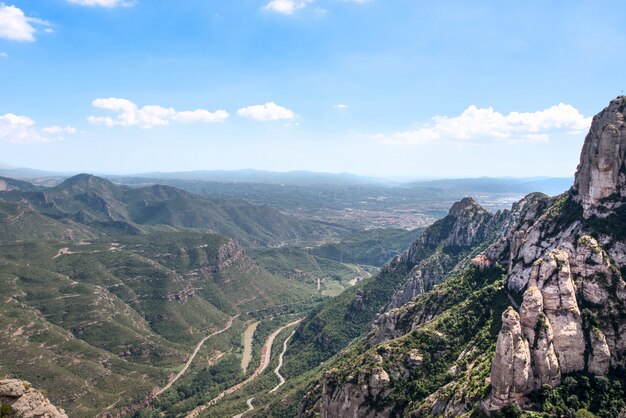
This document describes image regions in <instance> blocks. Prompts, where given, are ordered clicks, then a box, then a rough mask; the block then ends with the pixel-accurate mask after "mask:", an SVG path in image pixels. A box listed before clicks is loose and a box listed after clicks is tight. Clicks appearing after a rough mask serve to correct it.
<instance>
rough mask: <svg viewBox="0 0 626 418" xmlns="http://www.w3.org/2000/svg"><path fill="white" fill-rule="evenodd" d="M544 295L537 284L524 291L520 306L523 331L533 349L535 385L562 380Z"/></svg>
mask: <svg viewBox="0 0 626 418" xmlns="http://www.w3.org/2000/svg"><path fill="white" fill-rule="evenodd" d="M543 308H544V306H543V296H542V294H541V291H540V290H539V288H538V287H537V286H531V287H529V288H528V290H527V291H526V292H525V293H524V300H523V302H522V305H521V306H520V322H521V325H522V332H523V333H524V336H525V337H526V340H527V341H528V344H529V347H530V350H531V359H532V364H533V372H534V377H535V381H534V385H533V386H534V387H541V386H542V385H544V384H547V385H551V386H554V385H557V384H558V383H559V382H560V381H561V371H560V369H559V363H558V358H557V355H556V351H555V348H554V331H553V330H552V325H550V321H548V318H547V317H546V316H545V314H544V312H543Z"/></svg>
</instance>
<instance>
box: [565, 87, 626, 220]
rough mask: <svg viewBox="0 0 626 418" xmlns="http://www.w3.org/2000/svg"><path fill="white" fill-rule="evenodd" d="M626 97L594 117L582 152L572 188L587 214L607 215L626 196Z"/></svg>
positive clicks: (589, 215) (586, 215) (619, 204)
mask: <svg viewBox="0 0 626 418" xmlns="http://www.w3.org/2000/svg"><path fill="white" fill-rule="evenodd" d="M625 113H626V97H625V96H621V97H618V98H616V99H615V100H612V101H611V103H610V104H609V106H608V107H607V108H606V109H604V110H603V111H602V112H601V113H599V114H598V115H596V116H595V117H594V118H593V122H592V123H591V129H590V130H589V134H588V135H587V137H586V138H585V143H584V145H583V150H582V153H581V155H580V164H579V166H578V170H577V173H576V179H575V181H574V187H573V191H574V193H575V199H576V201H577V202H579V203H580V204H581V205H582V207H583V211H584V216H585V217H587V218H588V217H591V216H598V217H606V216H608V215H609V214H610V213H611V212H612V211H613V210H615V209H616V208H618V207H620V206H621V205H622V199H623V198H625V197H626V172H625V170H624V157H625V155H626V124H625V123H624V114H625Z"/></svg>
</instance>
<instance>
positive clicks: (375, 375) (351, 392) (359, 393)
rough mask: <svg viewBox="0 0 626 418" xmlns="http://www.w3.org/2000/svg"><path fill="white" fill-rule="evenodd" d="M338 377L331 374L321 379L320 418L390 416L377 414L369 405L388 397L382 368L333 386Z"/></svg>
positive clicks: (378, 412) (388, 410) (377, 411)
mask: <svg viewBox="0 0 626 418" xmlns="http://www.w3.org/2000/svg"><path fill="white" fill-rule="evenodd" d="M336 379H337V376H336V375H335V374H334V373H333V372H332V371H331V372H329V373H327V374H326V375H325V376H324V383H323V389H322V405H321V408H320V416H321V417H322V418H344V417H355V418H356V417H359V418H361V417H363V418H374V417H379V416H393V415H392V413H391V409H390V408H387V409H386V410H384V411H379V410H377V409H376V408H374V407H373V406H372V405H371V402H370V401H371V399H375V398H377V397H378V396H381V395H383V396H384V395H386V394H387V393H388V391H389V390H388V385H389V382H390V379H389V375H388V374H387V372H386V371H385V370H384V369H382V368H381V367H377V368H375V369H374V370H373V371H372V372H371V374H369V375H368V374H366V373H359V374H358V375H357V376H348V380H349V381H348V382H346V383H343V384H341V385H339V386H338V385H337V383H336Z"/></svg>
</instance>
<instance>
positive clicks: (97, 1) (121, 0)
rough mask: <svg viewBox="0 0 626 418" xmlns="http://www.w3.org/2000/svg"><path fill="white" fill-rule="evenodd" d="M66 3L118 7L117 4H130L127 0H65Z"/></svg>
mask: <svg viewBox="0 0 626 418" xmlns="http://www.w3.org/2000/svg"><path fill="white" fill-rule="evenodd" d="M67 1H68V3H72V4H78V5H80V6H91V7H93V6H99V7H109V8H112V7H118V6H130V5H131V4H132V2H131V1H129V0H67Z"/></svg>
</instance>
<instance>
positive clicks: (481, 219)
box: [388, 197, 503, 310]
mask: <svg viewBox="0 0 626 418" xmlns="http://www.w3.org/2000/svg"><path fill="white" fill-rule="evenodd" d="M502 218H503V213H502V212H498V213H496V214H495V215H493V214H491V213H489V212H487V211H486V210H485V209H484V208H483V207H481V206H480V205H479V204H478V203H476V201H475V200H474V199H472V198H471V197H466V198H464V199H462V200H460V201H459V202H456V203H455V204H454V205H452V208H450V211H449V212H448V215H447V216H446V217H445V218H443V219H441V220H439V221H437V222H435V223H434V224H433V225H432V226H431V227H429V228H428V229H427V230H426V231H425V232H424V234H422V235H421V236H420V237H419V238H417V239H416V240H415V242H413V244H412V245H411V247H410V248H409V250H408V251H407V252H406V253H405V254H404V255H402V257H401V258H400V259H398V260H396V264H405V265H407V266H408V270H410V273H409V275H408V276H407V280H406V282H405V283H404V285H403V286H402V287H401V288H400V289H398V290H397V291H396V293H395V294H394V296H393V298H392V300H391V303H390V304H389V307H388V310H390V309H394V308H398V307H400V306H402V305H404V304H405V303H407V302H409V301H410V300H411V299H413V298H415V297H416V296H417V295H419V294H422V293H424V292H427V291H429V290H430V289H432V288H433V286H435V285H436V284H437V283H439V282H440V281H441V279H442V278H443V277H444V276H445V275H446V273H448V272H449V271H450V269H452V268H453V267H454V266H455V265H456V264H457V263H458V261H459V259H460V258H461V257H459V250H468V249H470V248H472V247H473V246H475V245H477V244H478V243H480V242H482V241H484V240H485V239H486V238H487V237H488V236H490V234H493V233H494V232H495V230H496V227H497V226H499V224H500V222H501V219H502Z"/></svg>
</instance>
